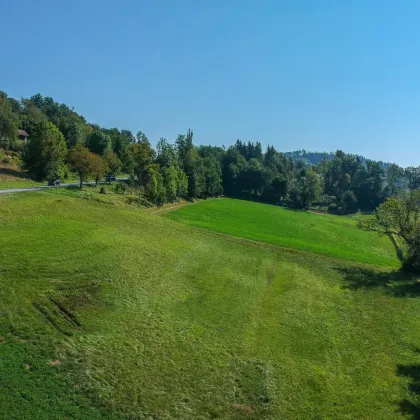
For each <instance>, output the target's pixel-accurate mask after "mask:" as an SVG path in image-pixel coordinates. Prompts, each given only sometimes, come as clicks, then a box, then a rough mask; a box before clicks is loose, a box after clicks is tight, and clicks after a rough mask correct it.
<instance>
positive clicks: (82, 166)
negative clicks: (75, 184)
mask: <svg viewBox="0 0 420 420" xmlns="http://www.w3.org/2000/svg"><path fill="white" fill-rule="evenodd" d="M67 160H68V162H69V165H70V168H71V170H72V171H73V172H74V173H76V174H77V176H78V177H79V181H80V188H82V187H83V182H86V181H87V180H88V179H89V177H90V176H93V175H94V172H95V171H96V173H97V174H98V172H100V171H101V170H102V169H105V167H102V162H100V161H99V160H98V159H97V157H96V155H95V154H93V153H92V152H90V151H89V150H88V149H87V148H86V147H83V146H82V145H80V144H78V145H77V146H76V147H74V148H73V149H70V150H69V152H68V157H67ZM102 176H103V174H102Z"/></svg>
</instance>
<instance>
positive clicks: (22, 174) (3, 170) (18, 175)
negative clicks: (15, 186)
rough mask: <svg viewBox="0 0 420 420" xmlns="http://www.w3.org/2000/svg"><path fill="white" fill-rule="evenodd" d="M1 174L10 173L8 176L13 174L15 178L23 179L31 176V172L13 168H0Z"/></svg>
mask: <svg viewBox="0 0 420 420" xmlns="http://www.w3.org/2000/svg"><path fill="white" fill-rule="evenodd" d="M0 175H8V176H13V177H14V178H21V179H27V178H29V177H30V175H29V174H27V173H25V172H22V171H18V170H16V169H13V168H0Z"/></svg>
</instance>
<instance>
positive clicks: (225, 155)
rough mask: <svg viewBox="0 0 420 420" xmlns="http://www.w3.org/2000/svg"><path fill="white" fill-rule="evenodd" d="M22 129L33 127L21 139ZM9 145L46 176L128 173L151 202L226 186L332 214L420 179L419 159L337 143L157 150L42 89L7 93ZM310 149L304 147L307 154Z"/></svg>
mask: <svg viewBox="0 0 420 420" xmlns="http://www.w3.org/2000/svg"><path fill="white" fill-rule="evenodd" d="M18 129H22V130H25V131H26V132H27V133H28V134H29V140H28V141H27V142H23V141H19V140H18V137H17V133H18ZM0 147H1V148H4V149H7V150H11V151H14V152H16V153H19V154H20V156H21V157H22V161H23V164H24V167H25V169H26V170H27V171H28V172H30V173H31V174H33V175H34V176H35V177H36V178H38V179H39V180H48V181H49V180H53V179H55V178H57V177H65V176H66V173H68V172H69V171H71V172H73V173H75V174H77V176H78V177H79V179H80V185H81V186H82V182H83V181H86V180H88V179H94V180H96V181H98V180H100V179H101V178H103V176H104V175H105V174H108V175H117V174H118V173H119V172H120V171H122V172H124V173H127V174H129V176H130V180H131V182H132V183H133V184H135V185H137V186H138V188H139V190H140V193H141V194H142V195H143V196H144V198H145V200H147V201H148V202H150V203H153V204H157V205H161V204H163V203H165V202H168V201H170V202H171V201H174V200H176V199H178V198H180V197H206V196H217V195H220V194H225V195H228V196H232V197H243V198H247V199H252V200H260V201H264V202H267V203H273V204H281V205H286V206H289V207H292V208H296V209H308V208H310V207H313V208H317V209H319V210H325V211H327V210H328V211H330V212H332V213H341V214H345V213H353V212H356V211H358V210H362V211H371V210H373V209H375V208H376V207H377V206H378V205H379V204H381V203H382V202H384V201H385V200H386V199H387V198H388V197H390V196H392V195H395V194H396V192H397V191H411V190H416V189H418V188H419V187H420V167H417V168H413V167H412V168H406V169H403V168H401V167H399V166H398V165H395V164H387V165H384V164H383V163H382V162H376V161H372V160H367V159H365V158H362V157H360V156H357V155H351V154H346V153H344V152H342V151H337V152H336V153H335V154H334V155H333V156H330V155H328V154H322V153H321V154H319V156H318V157H319V158H320V159H318V163H317V164H312V163H310V162H308V160H307V159H296V156H291V155H290V154H289V155H286V154H284V153H281V152H279V151H277V150H276V149H275V148H274V147H273V146H268V147H267V148H266V149H265V150H263V147H262V144H261V143H260V142H258V141H257V142H243V141H241V140H237V141H236V142H235V143H234V144H233V145H232V146H230V147H228V148H225V147H216V146H210V145H209V146H203V145H200V146H197V145H195V144H194V133H193V131H192V130H190V129H189V130H188V131H187V132H186V133H184V134H180V135H178V136H177V137H176V138H175V140H174V141H173V142H169V141H168V140H166V139H164V138H161V139H160V140H159V141H158V142H157V144H156V147H155V148H153V147H152V145H151V142H150V141H149V139H148V138H147V136H146V135H145V134H144V133H143V132H141V131H139V132H138V133H137V134H136V135H134V134H133V133H132V132H131V131H130V130H124V129H117V128H111V129H109V128H104V127H100V126H99V125H97V124H92V123H89V122H88V121H87V120H86V119H85V118H84V117H83V116H81V115H79V114H78V113H77V112H75V111H74V109H73V108H70V107H69V106H67V105H65V104H60V103H58V102H56V101H54V100H53V99H52V98H50V97H44V96H42V95H40V94H37V95H34V96H32V97H31V98H29V99H21V100H20V101H18V100H16V99H14V98H10V97H8V96H7V94H6V93H4V92H0ZM303 152H305V151H302V152H299V153H298V154H300V155H301V157H303V156H306V152H305V153H303Z"/></svg>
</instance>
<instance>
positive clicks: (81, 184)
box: [80, 178, 83, 189]
mask: <svg viewBox="0 0 420 420" xmlns="http://www.w3.org/2000/svg"><path fill="white" fill-rule="evenodd" d="M82 187H83V181H82V178H80V189H82Z"/></svg>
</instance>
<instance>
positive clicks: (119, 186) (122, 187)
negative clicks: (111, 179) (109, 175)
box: [114, 182, 127, 194]
mask: <svg viewBox="0 0 420 420" xmlns="http://www.w3.org/2000/svg"><path fill="white" fill-rule="evenodd" d="M126 190H127V185H126V184H125V183H124V182H116V183H115V187H114V191H115V193H116V194H125V191H126Z"/></svg>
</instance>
